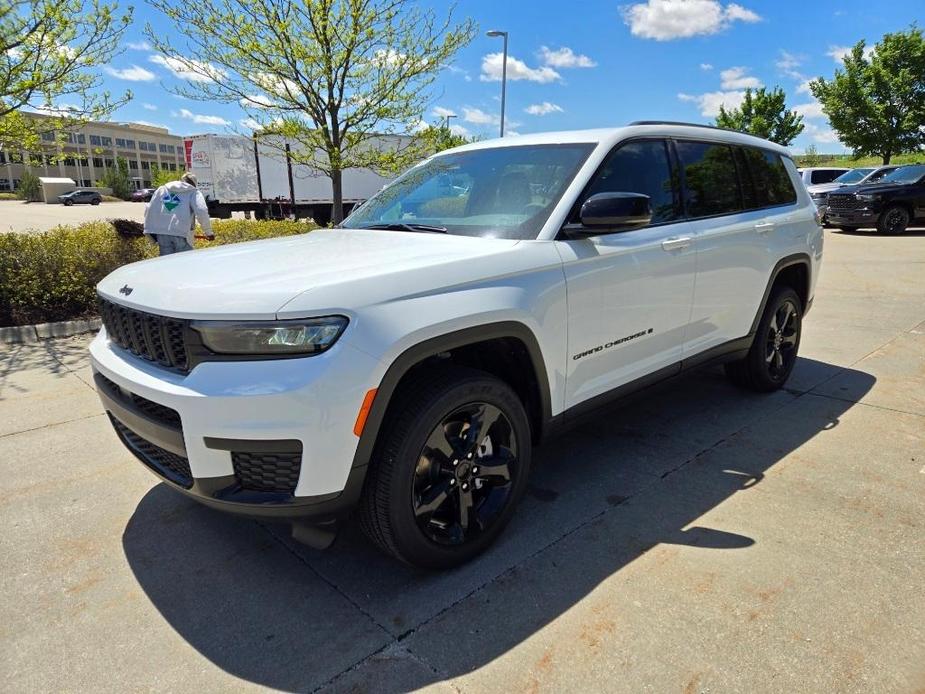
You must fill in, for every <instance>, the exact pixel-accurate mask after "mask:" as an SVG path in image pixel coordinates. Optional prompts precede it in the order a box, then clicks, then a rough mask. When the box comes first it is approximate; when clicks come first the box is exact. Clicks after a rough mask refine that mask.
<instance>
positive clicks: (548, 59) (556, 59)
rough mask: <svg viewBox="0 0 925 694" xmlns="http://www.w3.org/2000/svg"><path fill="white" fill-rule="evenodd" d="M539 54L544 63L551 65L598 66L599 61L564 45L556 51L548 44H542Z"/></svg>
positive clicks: (564, 66)
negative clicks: (548, 46)
mask: <svg viewBox="0 0 925 694" xmlns="http://www.w3.org/2000/svg"><path fill="white" fill-rule="evenodd" d="M539 55H540V58H541V59H542V61H543V64H544V65H549V66H550V67H558V68H572V67H596V66H597V63H595V62H594V61H593V60H591V58H589V57H588V56H586V55H580V54H578V53H575V51H573V50H572V49H571V48H569V47H568V46H563V47H562V48H559V49H557V50H555V51H553V50H551V49H549V48H547V47H546V46H542V47H541V48H540V54H539Z"/></svg>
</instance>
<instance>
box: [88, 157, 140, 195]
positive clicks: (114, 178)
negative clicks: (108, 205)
mask: <svg viewBox="0 0 925 694" xmlns="http://www.w3.org/2000/svg"><path fill="white" fill-rule="evenodd" d="M96 185H97V186H98V187H100V188H112V194H113V195H115V196H116V197H117V198H122V199H123V200H128V198H129V197H130V196H131V194H132V190H133V186H132V176H131V174H130V173H129V171H128V162H127V161H126V160H125V159H123V158H122V157H116V161H115V166H110V167H109V168H107V169H106V171H105V172H104V173H103V177H102V178H100V180H98V181H97V182H96Z"/></svg>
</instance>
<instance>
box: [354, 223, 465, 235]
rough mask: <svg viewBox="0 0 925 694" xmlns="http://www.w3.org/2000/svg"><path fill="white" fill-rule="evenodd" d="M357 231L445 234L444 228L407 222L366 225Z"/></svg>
mask: <svg viewBox="0 0 925 694" xmlns="http://www.w3.org/2000/svg"><path fill="white" fill-rule="evenodd" d="M356 228H357V229H385V230H387V231H427V232H431V233H434V234H445V233H446V232H447V228H446V227H438V226H433V225H432V224H409V223H407V222H388V223H382V224H367V225H365V226H361V227H356Z"/></svg>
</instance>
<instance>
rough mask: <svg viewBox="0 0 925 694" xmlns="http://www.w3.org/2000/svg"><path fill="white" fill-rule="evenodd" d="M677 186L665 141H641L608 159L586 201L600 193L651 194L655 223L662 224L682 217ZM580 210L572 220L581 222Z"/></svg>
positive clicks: (587, 193)
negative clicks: (578, 216)
mask: <svg viewBox="0 0 925 694" xmlns="http://www.w3.org/2000/svg"><path fill="white" fill-rule="evenodd" d="M677 189H678V185H677V182H676V181H673V177H672V174H671V164H670V162H669V159H668V149H667V147H666V145H665V142H664V141H662V140H641V141H639V142H628V143H627V144H624V145H621V146H620V148H619V149H618V150H616V151H615V152H613V153H612V154H611V155H610V156H609V157H608V158H607V160H606V161H605V162H604V164H603V165H602V166H601V168H600V169H599V170H598V172H597V174H596V175H595V177H594V179H593V180H592V181H591V184H590V186H589V187H588V190H587V191H586V192H585V195H584V200H587V199H588V198H589V197H591V196H592V195H594V194H596V193H617V192H620V193H641V194H643V195H648V196H649V202H650V204H651V206H652V223H653V224H658V223H660V222H668V221H671V220H672V219H677V218H678V217H680V214H679V211H678V208H679V204H678V200H679V196H678V194H677ZM579 207H580V206H579ZM578 212H579V210H578V209H576V210H575V212H574V215H573V216H574V219H573V220H572V221H575V222H577V221H578V218H577V215H578Z"/></svg>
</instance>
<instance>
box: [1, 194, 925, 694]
mask: <svg viewBox="0 0 925 694" xmlns="http://www.w3.org/2000/svg"><path fill="white" fill-rule="evenodd" d="M139 207H140V206H139ZM825 254H826V257H825V261H824V267H823V273H822V277H821V279H820V284H819V287H818V289H817V294H816V302H815V305H814V308H813V311H812V312H811V313H810V314H809V316H808V318H807V322H806V324H805V334H804V339H803V345H802V349H801V353H802V355H803V357H802V358H801V360H800V362H799V364H798V366H797V370H796V371H795V373H794V377H793V379H792V380H791V382H790V384H789V387H788V389H787V390H786V391H781V392H778V393H775V394H773V395H769V396H758V395H753V394H749V393H744V392H741V391H738V390H736V389H735V388H733V387H731V386H730V385H728V384H727V383H726V381H725V379H724V378H723V377H722V374H721V372H720V371H718V370H707V371H703V372H700V373H696V374H692V375H690V376H687V377H684V378H682V379H679V380H676V381H674V382H672V383H668V384H664V385H661V386H659V387H657V388H656V389H653V390H650V391H648V392H646V393H644V394H641V395H637V396H635V397H633V398H632V399H630V400H628V401H625V402H624V403H622V404H621V405H620V406H618V407H615V408H613V409H611V410H609V411H607V412H604V413H602V414H601V415H600V416H599V417H596V418H595V419H594V420H593V421H591V422H589V423H587V424H586V425H584V426H583V427H581V428H580V429H576V430H574V431H572V432H571V433H570V434H568V435H567V436H565V437H564V438H561V439H558V440H556V441H554V442H552V443H550V444H549V445H547V446H544V447H543V448H541V449H539V451H538V452H537V455H536V462H537V469H536V470H535V474H534V476H533V478H532V481H531V485H530V490H529V494H528V496H527V497H526V499H525V503H524V504H523V505H522V507H521V508H520V510H519V512H518V514H517V516H516V517H515V520H514V521H513V523H512V524H511V526H510V527H509V528H508V530H507V531H506V533H505V535H504V537H503V538H502V541H501V542H499V544H498V545H497V546H496V547H494V548H493V549H492V550H491V551H490V552H489V553H488V554H486V555H485V556H483V557H482V558H480V559H479V560H477V561H475V562H473V563H472V564H470V565H468V566H465V567H463V568H461V569H459V570H457V571H454V572H449V573H444V574H425V573H419V572H415V571H412V570H410V569H407V568H405V567H402V566H398V565H397V564H395V563H394V562H392V561H391V560H389V559H387V558H385V557H383V556H381V555H379V554H378V553H376V552H375V551H374V550H373V549H371V547H370V546H369V545H368V544H367V543H366V542H365V541H364V540H363V539H362V537H361V536H360V534H359V532H358V531H357V529H356V528H355V527H353V526H351V527H348V528H347V529H346V531H345V532H344V533H343V534H342V535H341V537H340V538H339V539H338V541H337V543H336V544H335V545H334V546H333V547H332V548H331V549H329V550H328V551H326V552H317V551H314V550H311V549H308V548H305V547H303V546H300V545H298V544H295V543H293V542H292V541H291V540H290V539H289V538H288V535H287V532H286V530H285V529H284V528H279V527H275V526H270V525H264V524H258V523H254V522H251V521H244V520H239V519H234V518H230V517H228V516H224V515H221V514H218V513H215V512H212V511H209V510H207V509H205V508H202V507H200V506H198V505H197V504H195V503H193V502H191V501H188V500H186V499H185V498H183V497H181V496H179V495H177V494H176V493H174V492H173V491H172V490H170V489H167V488H166V487H165V486H164V485H162V484H158V483H157V481H156V480H155V479H154V477H153V476H152V475H151V474H150V473H148V472H147V471H145V470H144V469H143V468H142V467H141V466H140V465H139V464H138V463H137V461H135V460H134V459H133V458H132V457H131V456H130V455H129V454H128V453H127V452H125V451H124V450H123V449H122V448H121V446H120V445H119V444H118V443H117V441H116V438H115V435H114V434H113V433H112V432H111V430H110V427H109V424H108V422H107V420H106V418H105V416H104V415H102V413H101V409H100V406H99V404H98V401H97V400H96V396H95V394H94V393H93V391H92V389H91V388H90V374H89V367H88V364H87V359H86V356H85V347H86V340H85V339H74V340H59V341H50V342H46V343H43V344H41V345H35V346H22V347H7V348H6V349H5V351H0V466H2V468H0V469H2V471H3V475H2V477H0V493H2V498H3V499H4V501H5V503H4V504H3V505H2V507H0V519H2V523H3V527H4V528H5V529H6V532H5V533H3V535H2V537H0V557H2V570H0V580H2V587H3V591H2V597H0V668H2V669H0V674H2V677H3V681H4V682H5V689H6V690H7V691H17V692H18V691H35V690H49V689H54V690H59V691H77V690H80V691H112V690H123V691H124V690H139V689H147V690H174V691H218V690H227V689H232V688H233V689H235V690H245V689H261V688H275V689H281V690H287V691H311V690H317V689H321V690H324V691H335V692H354V691H360V692H362V691H370V692H397V691H408V690H411V689H415V688H430V689H433V690H435V691H462V692H481V691H503V692H512V691H583V692H594V691H608V692H610V691H627V692H639V691H653V692H665V691H683V692H707V691H712V692H716V691H723V692H728V691H733V692H734V691H741V692H794V691H801V692H829V691H839V692H853V691H857V692H870V691H877V692H920V691H922V690H923V688H925V593H923V591H922V585H923V582H925V538H923V517H925V234H910V235H906V236H901V237H895V238H891V237H879V236H873V235H866V234H850V235H849V234H840V233H837V232H826V249H825ZM2 349H4V348H0V350H2Z"/></svg>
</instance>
